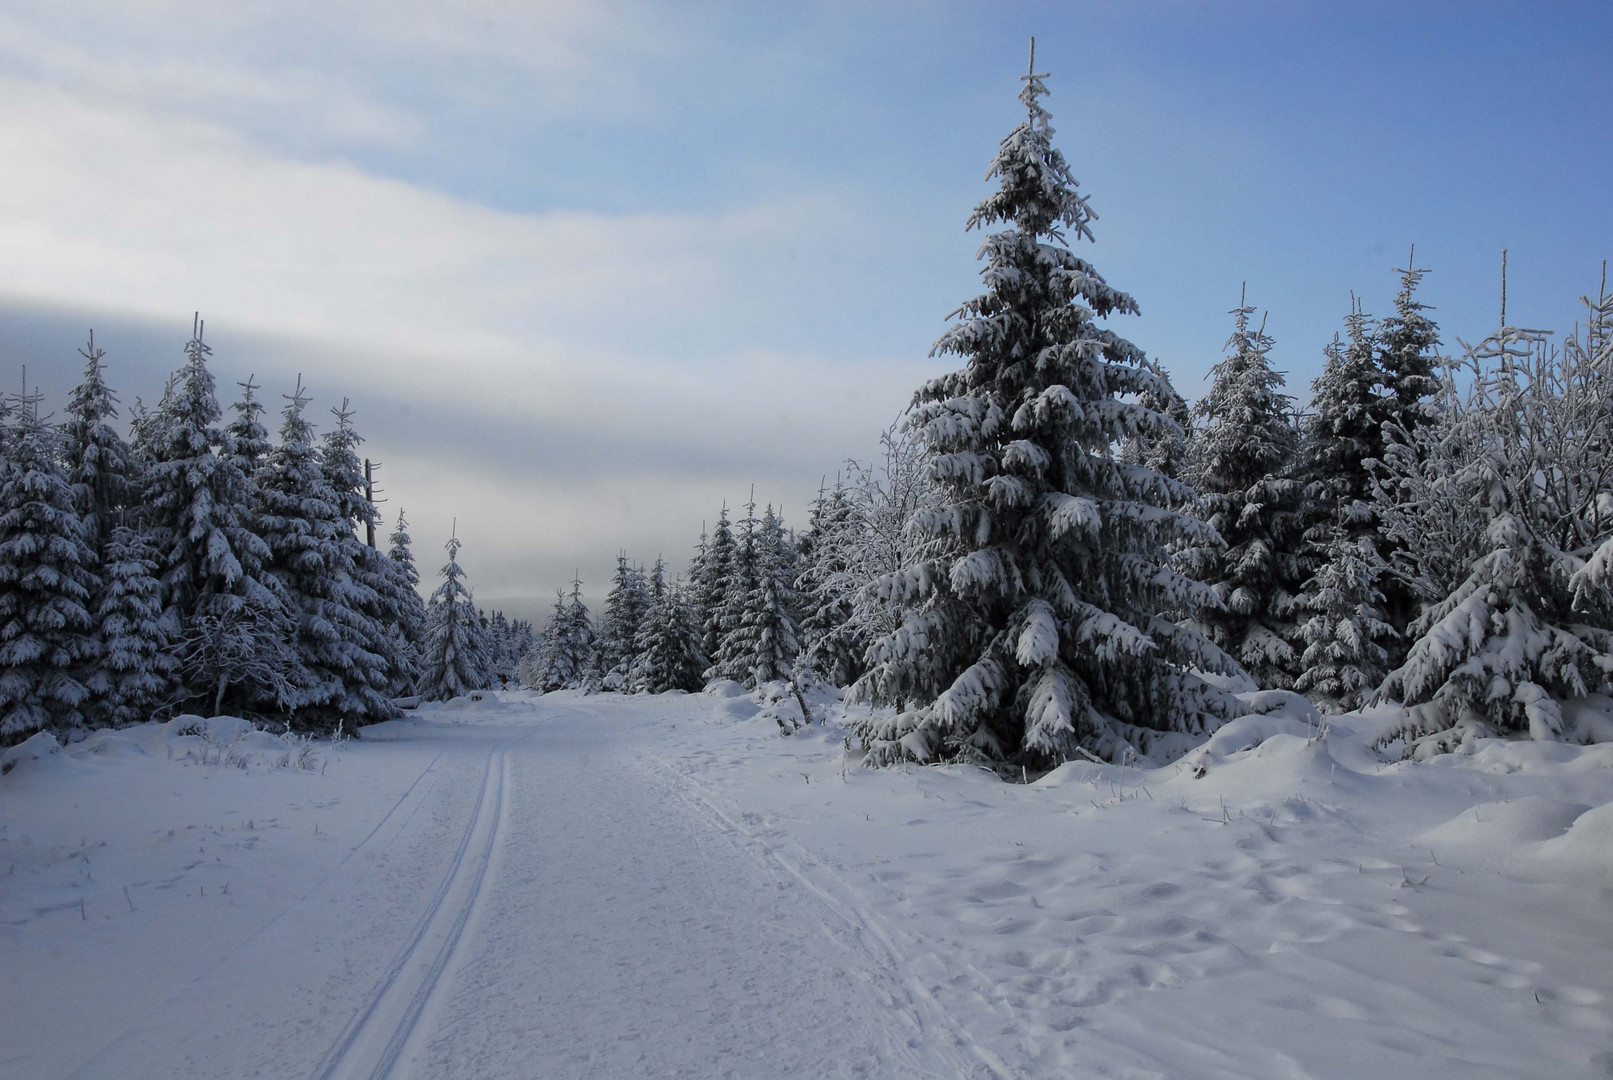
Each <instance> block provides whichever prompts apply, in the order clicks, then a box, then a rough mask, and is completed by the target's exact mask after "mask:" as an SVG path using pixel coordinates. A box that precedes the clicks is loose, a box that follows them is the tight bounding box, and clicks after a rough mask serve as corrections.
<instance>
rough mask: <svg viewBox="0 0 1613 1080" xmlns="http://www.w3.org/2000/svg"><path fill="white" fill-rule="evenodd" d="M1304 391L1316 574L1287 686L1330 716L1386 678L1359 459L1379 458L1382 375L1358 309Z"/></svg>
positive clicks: (1377, 567)
mask: <svg viewBox="0 0 1613 1080" xmlns="http://www.w3.org/2000/svg"><path fill="white" fill-rule="evenodd" d="M1345 322H1346V327H1347V329H1348V332H1349V339H1350V340H1349V342H1348V344H1346V343H1344V342H1341V341H1340V340H1339V339H1338V338H1337V337H1335V338H1334V339H1333V343H1332V344H1331V345H1330V346H1328V348H1327V363H1326V365H1325V366H1324V367H1323V369H1322V374H1321V376H1320V377H1318V378H1317V379H1316V381H1315V382H1314V383H1312V386H1311V391H1312V393H1311V414H1310V416H1309V417H1308V418H1307V420H1306V423H1305V430H1304V436H1305V439H1304V458H1305V463H1304V473H1305V477H1306V486H1305V494H1306V507H1305V509H1306V521H1307V528H1306V532H1305V544H1306V547H1307V549H1308V551H1309V554H1310V558H1311V563H1312V565H1313V566H1314V567H1315V570H1314V572H1313V574H1312V576H1311V578H1310V580H1309V581H1307V582H1306V584H1305V587H1304V591H1303V593H1302V594H1301V596H1300V602H1299V610H1300V612H1301V615H1300V619H1301V625H1300V636H1301V638H1302V639H1303V640H1304V642H1305V651H1304V654H1303V655H1302V656H1301V658H1300V668H1301V673H1300V675H1299V678H1298V680H1297V681H1296V682H1295V684H1294V688H1295V689H1296V690H1298V691H1300V692H1301V693H1303V694H1307V695H1309V696H1311V697H1312V698H1314V699H1316V701H1317V702H1318V703H1319V704H1320V705H1322V706H1323V707H1324V708H1327V709H1330V710H1339V711H1347V710H1350V709H1354V708H1357V707H1359V706H1360V704H1361V702H1362V700H1363V699H1364V697H1365V695H1367V694H1368V693H1370V692H1372V691H1373V690H1375V689H1376V688H1377V686H1378V684H1379V683H1381V682H1382V681H1383V677H1384V674H1385V673H1386V672H1387V671H1388V659H1389V654H1388V652H1387V651H1386V649H1385V642H1388V641H1392V640H1393V639H1394V638H1395V636H1396V635H1395V632H1394V630H1393V629H1392V628H1391V627H1390V626H1389V624H1388V622H1387V621H1386V616H1385V613H1384V596H1383V591H1382V588H1381V585H1380V581H1381V579H1382V576H1383V571H1384V564H1383V560H1382V559H1381V558H1380V557H1379V555H1378V552H1377V547H1376V545H1377V540H1378V535H1377V522H1376V520H1375V519H1374V516H1373V511H1372V501H1371V491H1370V490H1369V488H1370V478H1369V476H1368V473H1367V468H1366V465H1365V462H1366V461H1367V460H1368V459H1369V458H1371V457H1372V456H1373V455H1374V454H1376V453H1378V452H1379V451H1378V449H1377V444H1378V442H1379V434H1378V422H1377V419H1376V413H1377V410H1378V407H1379V404H1380V401H1381V398H1380V394H1379V390H1380V387H1381V384H1382V371H1381V369H1379V367H1378V365H1377V361H1376V359H1375V351H1374V342H1373V339H1372V335H1371V333H1370V331H1369V328H1368V326H1369V324H1368V320H1367V317H1366V316H1365V315H1364V314H1363V313H1362V311H1361V309H1360V305H1359V304H1354V305H1353V310H1352V311H1351V314H1350V316H1349V317H1348V318H1347V319H1346V320H1345Z"/></svg>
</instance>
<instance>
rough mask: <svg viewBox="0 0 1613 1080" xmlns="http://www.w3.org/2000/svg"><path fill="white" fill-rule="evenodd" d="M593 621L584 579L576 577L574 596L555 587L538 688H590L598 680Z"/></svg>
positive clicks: (573, 579) (574, 579)
mask: <svg viewBox="0 0 1613 1080" xmlns="http://www.w3.org/2000/svg"><path fill="white" fill-rule="evenodd" d="M596 652H597V650H596V648H595V642H594V626H593V620H592V619H591V618H590V617H589V614H588V605H587V604H584V603H583V600H582V580H581V578H578V577H573V578H572V581H571V595H570V596H569V597H567V596H566V594H565V592H564V591H563V590H556V592H555V602H554V615H553V616H552V617H551V618H550V620H549V630H548V634H547V636H546V639H545V641H544V652H543V664H542V668H541V670H540V671H539V672H538V676H539V685H538V689H540V690H543V691H544V692H548V691H551V690H576V689H583V690H586V689H589V688H591V687H592V686H593V685H594V684H595V683H596V682H597V681H598V671H597V669H596V668H595V667H594V658H595V656H596Z"/></svg>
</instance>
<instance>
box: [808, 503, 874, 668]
mask: <svg viewBox="0 0 1613 1080" xmlns="http://www.w3.org/2000/svg"><path fill="white" fill-rule="evenodd" d="M860 526H861V522H860V521H859V519H858V517H857V515H856V514H855V513H854V511H853V508H852V505H851V499H850V497H849V496H848V495H847V492H846V485H845V483H844V482H843V481H842V480H840V479H839V478H836V480H835V486H834V489H833V490H832V491H831V492H829V493H828V494H827V495H825V494H824V492H823V491H821V490H820V491H819V492H818V497H817V499H816V500H815V501H814V502H813V504H812V516H811V519H810V524H809V526H808V529H807V534H806V537H805V538H804V542H803V543H802V545H801V551H800V556H801V558H800V563H799V570H798V571H797V573H796V579H795V593H796V596H797V597H799V600H800V605H801V626H800V638H801V659H802V664H803V666H804V667H805V668H806V669H807V670H808V671H811V672H813V673H815V674H816V675H818V676H819V677H821V678H823V679H826V680H828V682H830V683H831V684H833V685H835V686H849V685H851V683H852V682H854V681H855V680H856V679H857V677H858V676H859V675H861V674H862V673H863V671H864V670H865V669H864V667H863V653H864V652H865V651H866V650H867V648H868V643H867V641H865V640H864V639H863V635H862V634H861V633H860V632H859V628H858V627H857V626H856V625H855V624H854V623H853V621H852V616H853V614H854V613H855V611H856V596H857V593H858V591H859V589H860V588H861V587H863V586H865V585H866V584H867V582H860V581H854V580H853V578H852V575H851V573H850V571H851V566H852V560H853V555H854V552H855V550H856V545H857V544H858V542H859V541H860V540H861V539H862V536H861V529H860Z"/></svg>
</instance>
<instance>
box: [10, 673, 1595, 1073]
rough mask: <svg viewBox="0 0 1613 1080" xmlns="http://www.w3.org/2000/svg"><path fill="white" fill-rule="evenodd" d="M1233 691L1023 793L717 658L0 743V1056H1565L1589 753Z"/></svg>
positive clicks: (75, 1064)
mask: <svg viewBox="0 0 1613 1080" xmlns="http://www.w3.org/2000/svg"><path fill="white" fill-rule="evenodd" d="M1246 700H1248V701H1249V703H1250V707H1251V708H1259V709H1261V710H1264V713H1263V714H1260V715H1251V716H1248V717H1245V718H1243V719H1240V720H1237V721H1234V722H1233V723H1232V724H1230V725H1228V726H1227V727H1226V728H1224V729H1223V730H1222V731H1221V732H1220V733H1218V734H1217V735H1216V736H1215V737H1214V738H1213V739H1212V740H1210V741H1209V742H1208V743H1207V744H1206V745H1205V746H1203V747H1202V748H1200V749H1199V750H1198V751H1195V752H1194V753H1192V754H1190V755H1188V756H1187V757H1186V758H1184V759H1182V760H1181V761H1179V762H1177V763H1176V764H1174V765H1172V766H1168V767H1165V768H1129V767H1128V768H1120V767H1116V766H1110V765H1099V764H1096V763H1072V764H1068V765H1066V766H1064V767H1062V768H1060V769H1058V770H1055V771H1054V772H1052V773H1050V774H1048V775H1047V776H1045V777H1043V778H1041V779H1039V780H1038V781H1036V782H1035V783H1032V784H1029V785H1009V784H1004V783H1002V782H1001V781H1000V780H998V779H996V778H995V777H993V776H990V775H988V774H986V773H984V772H982V771H980V770H975V769H969V768H965V767H962V766H947V767H941V768H918V767H909V768H905V769H904V768H900V767H898V768H891V769H884V770H867V769H864V768H862V767H861V765H860V762H859V755H858V754H857V753H855V752H850V753H848V751H847V744H846V740H845V737H844V731H843V729H842V727H841V726H840V723H839V717H840V711H841V709H840V705H839V703H838V702H837V701H833V700H830V699H828V698H826V697H817V698H813V699H811V700H810V702H809V704H810V705H811V707H812V709H813V712H814V714H815V719H816V720H817V723H815V724H813V725H812V726H810V727H807V728H804V729H802V730H800V731H799V732H798V733H796V734H794V735H792V736H791V737H788V738H784V737H780V730H781V728H780V723H779V721H780V720H781V719H782V720H784V721H785V726H786V727H787V726H789V721H790V720H792V719H798V716H797V715H796V714H798V711H799V710H798V707H797V706H796V705H795V703H794V701H793V700H792V699H789V698H782V697H780V696H779V695H765V694H764V695H759V696H756V697H753V696H751V695H746V694H743V693H739V692H737V691H736V688H735V687H733V686H731V685H724V684H719V685H718V686H717V687H715V688H714V690H713V692H710V693H707V694H702V695H676V694H673V695H663V696H658V697H622V696H618V695H614V694H600V695H588V696H583V695H579V694H576V693H574V692H565V693H558V694H550V695H545V696H541V697H540V696H537V695H531V694H527V693H524V692H519V693H510V694H499V695H495V694H489V695H486V697H485V699H484V700H482V701H479V702H471V701H469V700H467V699H459V700H456V701H454V702H450V703H448V704H447V705H443V706H427V707H425V708H423V709H421V710H420V711H419V712H418V713H417V714H413V715H411V716H409V717H408V718H406V719H404V720H401V721H395V722H390V723H386V724H381V725H376V726H375V727H372V728H368V729H365V733H364V737H363V738H362V739H360V740H357V741H355V742H353V743H351V744H348V745H346V746H342V747H333V746H332V745H331V744H329V743H321V744H316V746H315V749H314V751H313V753H314V755H315V757H316V758H317V761H311V762H309V764H310V765H312V766H313V767H309V768H297V767H295V764H292V765H288V766H284V767H282V766H280V765H278V764H277V763H278V762H279V760H280V755H281V754H282V753H284V751H283V750H280V749H279V747H283V746H285V745H286V744H284V743H281V742H280V740H278V739H276V738H275V737H273V736H267V735H264V734H263V733H251V732H244V731H242V730H241V728H240V726H239V722H237V721H230V720H228V719H227V718H215V719H214V720H211V721H205V722H201V723H199V724H198V723H197V722H196V721H189V720H187V721H176V722H175V723H174V724H170V725H145V726H142V727H137V728H130V729H124V730H123V731H120V732H105V733H101V734H99V735H96V736H92V737H91V739H89V740H86V741H84V742H82V743H79V744H77V745H75V746H72V747H68V748H66V749H65V750H63V751H61V752H58V753H44V754H42V755H41V756H38V757H34V756H32V753H31V752H29V753H22V752H20V751H22V750H23V749H24V748H17V749H15V750H13V751H12V752H10V753H9V754H8V755H7V757H8V759H12V760H17V761H18V763H17V764H16V765H15V766H14V767H13V768H12V769H11V771H10V772H8V773H7V774H6V775H4V776H3V777H0V1074H3V1075H5V1076H7V1077H11V1076H17V1077H41V1078H46V1077H148V1076H149V1077H159V1076H160V1077H165V1078H166V1077H203V1076H209V1077H216V1076H224V1075H228V1076H264V1077H271V1076H272V1077H310V1078H314V1077H337V1076H341V1077H349V1076H352V1077H399V1078H401V1077H411V1076H412V1077H426V1076H431V1077H488V1078H496V1077H533V1076H544V1077H713V1076H731V1077H736V1078H739V1077H745V1078H749V1077H773V1076H814V1077H817V1076H835V1077H904V1076H911V1077H969V1078H985V1077H1002V1078H1007V1077H1027V1078H1028V1077H1045V1076H1072V1077H1113V1078H1127V1080H1138V1078H1144V1077H1171V1078H1176V1077H1195V1078H1197V1077H1207V1078H1222V1077H1225V1078H1231V1077H1252V1078H1267V1077H1269V1078H1278V1077H1282V1078H1294V1077H1314V1078H1323V1077H1329V1078H1331V1077H1338V1078H1343V1077H1358V1076H1369V1075H1370V1076H1374V1077H1379V1076H1382V1077H1418V1078H1425V1077H1542V1078H1545V1077H1572V1076H1600V1075H1607V1074H1608V1071H1609V1070H1610V1069H1613V1016H1610V1010H1609V1007H1608V1001H1609V996H1610V995H1613V976H1610V975H1609V974H1608V973H1609V971H1613V966H1610V964H1609V959H1610V957H1609V951H1610V949H1613V909H1610V908H1609V905H1608V904H1607V897H1608V895H1609V888H1610V886H1613V836H1610V832H1613V746H1601V745H1599V746H1591V747H1575V746H1568V745H1563V744H1542V743H1526V742H1507V741H1501V740H1495V739H1479V740H1474V741H1472V742H1470V743H1469V744H1468V746H1467V747H1466V748H1465V751H1464V752H1462V753H1456V754H1447V755H1442V756H1439V757H1435V758H1433V759H1431V760H1429V761H1422V762H1395V763H1386V762H1384V761H1382V760H1380V759H1379V758H1378V756H1377V755H1375V754H1374V753H1373V752H1372V751H1371V750H1370V749H1369V748H1368V747H1369V744H1370V742H1371V740H1372V738H1373V737H1374V736H1375V734H1376V733H1377V732H1378V731H1379V730H1382V729H1383V728H1384V727H1385V726H1386V725H1389V724H1392V723H1394V722H1395V721H1396V716H1395V715H1394V714H1392V713H1390V712H1389V711H1387V710H1382V711H1379V712H1368V713H1365V714H1350V715H1347V716H1344V717H1335V718H1331V719H1330V722H1329V723H1328V724H1327V725H1325V726H1324V725H1323V724H1322V722H1321V718H1320V717H1319V716H1317V715H1316V714H1315V713H1314V712H1313V711H1312V710H1310V709H1309V708H1308V706H1305V705H1304V704H1303V702H1302V700H1301V699H1298V698H1296V697H1295V696H1294V695H1289V694H1282V693H1268V694H1264V695H1249V696H1248V697H1247V698H1246ZM31 745H33V746H34V747H35V748H36V749H37V748H38V747H39V745H40V743H35V744H31ZM230 747H233V748H234V750H235V751H236V756H240V755H244V756H245V758H246V760H245V767H242V765H241V764H240V763H239V762H238V761H237V760H236V756H232V754H231V753H230V752H229V749H228V748H230ZM108 808H113V809H108ZM170 830H172V831H171V832H170ZM226 886H227V889H226ZM125 887H127V889H128V892H127V894H125V892H124V889H125Z"/></svg>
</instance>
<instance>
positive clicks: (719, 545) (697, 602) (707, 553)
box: [690, 503, 734, 663]
mask: <svg viewBox="0 0 1613 1080" xmlns="http://www.w3.org/2000/svg"><path fill="white" fill-rule="evenodd" d="M702 541H704V538H703V537H702ZM733 564H734V534H733V530H732V529H730V528H729V525H728V506H727V504H726V503H725V504H724V505H723V508H722V511H721V512H720V513H719V514H718V515H717V527H716V528H715V529H713V530H712V532H711V542H710V543H704V542H702V544H701V546H700V552H699V555H698V556H697V557H696V559H695V564H694V566H693V567H692V568H691V569H690V584H691V588H692V591H693V593H694V608H695V615H696V617H697V618H698V619H699V620H700V654H701V655H702V656H704V657H706V659H707V661H708V663H715V661H716V659H717V652H718V650H719V649H720V648H721V647H722V639H723V624H722V605H723V600H724V598H725V597H726V596H727V595H728V579H729V577H730V576H731V574H732V573H733Z"/></svg>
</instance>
